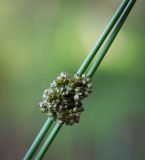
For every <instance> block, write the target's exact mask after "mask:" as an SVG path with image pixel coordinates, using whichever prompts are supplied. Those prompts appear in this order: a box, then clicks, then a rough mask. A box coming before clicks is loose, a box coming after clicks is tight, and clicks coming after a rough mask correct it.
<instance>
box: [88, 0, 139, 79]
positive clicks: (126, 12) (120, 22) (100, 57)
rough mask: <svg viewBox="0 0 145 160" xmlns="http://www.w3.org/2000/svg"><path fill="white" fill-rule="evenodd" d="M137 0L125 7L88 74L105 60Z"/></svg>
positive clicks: (131, 0) (92, 72)
mask: <svg viewBox="0 0 145 160" xmlns="http://www.w3.org/2000/svg"><path fill="white" fill-rule="evenodd" d="M135 2H136V0H130V2H129V3H128V5H127V7H126V8H125V10H124V12H123V13H122V15H121V17H120V18H119V20H118V22H117V24H116V26H115V28H114V29H113V31H112V33H111V35H110V36H109V38H108V40H107V42H106V43H105V45H104V47H103V48H102V50H101V51H100V53H99V55H98V57H97V59H96V61H95V63H94V64H93V66H92V67H91V68H90V70H89V71H88V74H87V76H88V77H92V76H93V75H94V73H95V71H96V70H97V68H98V66H99V65H100V63H101V61H102V60H103V58H104V56H105V55H106V53H107V51H108V50H109V48H110V46H111V44H112V43H113V41H114V39H115V37H116V36H117V34H118V32H119V31H120V29H121V27H122V25H123V24H124V22H125V20H126V18H127V16H128V15H129V13H130V11H131V9H132V7H133V6H134V4H135Z"/></svg>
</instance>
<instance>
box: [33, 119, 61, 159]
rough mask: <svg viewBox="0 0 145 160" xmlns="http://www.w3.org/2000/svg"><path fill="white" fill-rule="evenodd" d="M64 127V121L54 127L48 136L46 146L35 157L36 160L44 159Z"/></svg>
mask: <svg viewBox="0 0 145 160" xmlns="http://www.w3.org/2000/svg"><path fill="white" fill-rule="evenodd" d="M62 125H63V123H62V121H58V122H57V123H56V125H55V126H54V127H53V129H52V131H51V132H50V134H49V135H48V137H47V139H46V140H45V142H44V144H43V145H42V147H41V148H40V150H39V152H38V153H37V155H36V157H35V160H41V159H42V158H43V156H44V155H45V153H46V151H47V149H48V148H49V146H50V145H51V143H52V142H53V140H54V138H55V137H56V135H57V133H58V132H59V130H60V129H61V127H62Z"/></svg>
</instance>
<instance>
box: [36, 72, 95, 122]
mask: <svg viewBox="0 0 145 160" xmlns="http://www.w3.org/2000/svg"><path fill="white" fill-rule="evenodd" d="M91 89H92V82H91V79H90V78H88V77H86V75H85V74H83V75H81V76H80V75H77V74H75V75H74V77H73V78H71V77H70V76H69V75H68V74H67V73H65V72H62V73H61V74H60V75H59V76H58V77H57V78H56V80H54V81H53V82H52V84H51V85H50V87H49V88H48V89H45V90H44V92H43V95H42V102H40V103H39V107H40V109H41V111H42V112H43V113H47V115H48V116H49V117H51V118H53V119H54V120H57V119H58V120H61V121H62V122H63V123H65V124H67V125H73V124H75V123H79V119H80V114H81V112H83V111H84V108H83V106H82V100H83V99H84V98H85V97H87V96H88V94H89V93H91Z"/></svg>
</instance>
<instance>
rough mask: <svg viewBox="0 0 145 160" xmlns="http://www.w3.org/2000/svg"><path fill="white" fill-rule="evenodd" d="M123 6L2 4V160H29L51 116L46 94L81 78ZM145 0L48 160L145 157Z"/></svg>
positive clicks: (42, 1)
mask: <svg viewBox="0 0 145 160" xmlns="http://www.w3.org/2000/svg"><path fill="white" fill-rule="evenodd" d="M120 2H121V0H115V1H114V0H90V1H89V0H78V1H77V0H74V1H70V0H68V1H66V0H29V1H28V0H0V159H1V160H18V159H22V157H23V156H24V154H25V153H26V151H27V149H28V147H29V146H30V144H31V143H32V141H33V139H34V137H35V136H36V134H37V132H38V131H39V130H40V128H41V126H42V124H43V123H44V122H45V120H46V119H47V116H46V115H44V114H42V113H41V112H40V110H39V107H38V102H40V101H41V96H42V92H43V90H44V89H45V88H47V87H48V86H49V83H51V81H52V80H54V79H55V78H56V77H57V76H58V74H59V73H60V72H62V71H66V72H69V73H71V74H72V75H73V74H74V73H76V71H77V69H78V68H79V66H80V65H81V63H82V62H83V60H84V59H85V57H86V55H87V54H88V52H89V50H90V49H91V47H92V46H93V44H94V43H95V42H96V40H97V38H98V37H99V35H100V34H101V32H102V31H103V29H104V28H105V26H106V25H107V23H108V21H109V19H110V18H111V17H112V16H113V14H114V12H115V10H116V9H117V7H118V6H119V4H120ZM144 6H145V1H137V3H136V5H135V7H134V9H133V11H132V12H131V14H130V16H129V17H128V19H127V21H126V23H125V25H124V27H123V28H122V30H121V32H120V33H119V35H118V37H117V39H116V40H115V42H114V44H113V46H112V47H111V49H110V50H109V52H108V54H107V56H106V57H105V59H104V61H103V62H102V64H101V66H100V67H99V69H98V71H97V72H96V75H95V76H94V79H93V85H94V88H93V94H91V95H90V97H89V98H88V99H87V100H86V101H85V103H84V105H85V112H84V113H83V114H82V117H81V121H80V124H79V125H75V126H74V127H66V126H64V127H63V129H62V130H61V131H60V133H59V135H58V136H57V138H56V140H55V141H54V143H53V144H52V146H51V148H50V150H49V151H48V152H47V155H46V156H45V158H44V159H51V160H57V159H59V160H74V159H75V160H76V159H83V160H97V159H98V160H143V159H145V54H144V53H145V45H144V43H145V29H144V28H145V19H144V15H145V12H144Z"/></svg>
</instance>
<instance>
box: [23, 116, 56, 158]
mask: <svg viewBox="0 0 145 160" xmlns="http://www.w3.org/2000/svg"><path fill="white" fill-rule="evenodd" d="M52 122H53V120H52V119H51V118H48V119H47V121H46V122H45V124H44V125H43V127H42V129H41V130H40V132H39V133H38V135H37V137H36V139H35V140H34V142H33V143H32V145H31V147H30V148H29V150H28V152H27V153H26V155H25V157H24V158H23V160H30V159H31V158H32V156H33V155H34V153H35V151H36V149H37V148H38V146H39V144H40V143H41V141H42V140H43V138H44V136H45V135H46V133H47V131H48V129H49V128H50V126H51V125H52Z"/></svg>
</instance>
